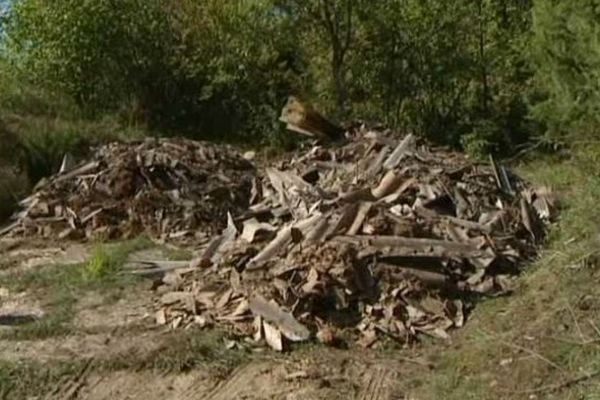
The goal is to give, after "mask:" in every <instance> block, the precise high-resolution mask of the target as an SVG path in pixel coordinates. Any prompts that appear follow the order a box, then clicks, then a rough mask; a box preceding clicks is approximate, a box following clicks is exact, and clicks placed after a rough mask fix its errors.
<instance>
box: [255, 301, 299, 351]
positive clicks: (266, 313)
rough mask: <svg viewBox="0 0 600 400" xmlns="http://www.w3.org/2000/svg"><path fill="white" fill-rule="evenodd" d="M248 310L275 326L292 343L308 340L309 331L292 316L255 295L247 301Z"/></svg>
mask: <svg viewBox="0 0 600 400" xmlns="http://www.w3.org/2000/svg"><path fill="white" fill-rule="evenodd" d="M249 304H250V310H251V311H252V313H253V314H254V315H258V316H261V317H262V318H263V319H265V320H266V321H269V322H271V323H273V324H275V325H276V326H277V328H278V329H279V330H280V331H281V333H282V334H283V335H284V336H285V337H286V338H288V339H289V340H291V341H293V342H301V341H305V340H308V339H309V338H310V331H309V330H308V329H307V328H306V327H305V326H304V325H302V324H301V323H299V322H298V321H297V320H296V318H294V317H293V316H292V314H289V313H286V312H284V311H283V310H281V308H280V307H279V306H278V305H277V304H273V303H271V302H268V301H267V300H265V299H264V298H263V297H262V296H258V295H255V296H253V297H252V298H250V301H249Z"/></svg>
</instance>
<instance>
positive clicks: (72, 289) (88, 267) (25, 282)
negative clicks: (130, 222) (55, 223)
mask: <svg viewBox="0 0 600 400" xmlns="http://www.w3.org/2000/svg"><path fill="white" fill-rule="evenodd" d="M150 245H151V243H150V241H149V240H147V239H144V238H141V239H136V240H131V241H126V242H121V243H116V244H103V245H97V246H96V249H95V250H94V252H93V254H92V256H91V257H90V260H89V261H88V262H86V263H84V264H74V265H56V266H50V267H45V268H38V269H35V270H31V271H28V272H26V273H24V274H15V275H13V276H9V279H7V282H8V285H7V286H8V287H9V289H10V290H11V292H23V291H28V292H30V293H31V294H32V295H33V296H35V297H37V298H39V299H41V300H42V302H43V304H44V308H45V309H46V311H47V314H46V316H44V317H43V318H42V319H40V320H39V321H35V322H32V323H30V324H26V325H22V326H19V327H15V328H14V329H11V330H9V331H6V332H4V333H2V334H0V338H3V339H10V340H35V339H45V338H48V337H53V336H60V335H65V334H68V333H69V332H71V321H72V319H73V316H74V308H75V307H74V306H75V304H76V303H77V301H78V300H79V299H80V298H82V297H84V296H85V295H86V293H88V292H90V291H100V292H102V294H103V295H105V296H106V298H107V303H110V302H116V301H118V300H119V298H120V297H121V294H122V292H123V291H124V290H126V289H127V288H129V287H131V285H133V284H135V283H136V282H138V281H139V280H138V278H137V277H135V276H131V275H126V274H121V273H119V270H120V269H121V267H122V266H123V264H124V263H125V262H126V261H127V257H128V256H129V254H131V253H132V252H135V251H138V250H142V249H145V248H147V247H148V246H150Z"/></svg>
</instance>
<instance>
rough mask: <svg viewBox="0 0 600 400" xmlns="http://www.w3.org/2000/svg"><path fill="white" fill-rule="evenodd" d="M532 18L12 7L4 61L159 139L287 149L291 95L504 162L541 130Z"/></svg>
mask: <svg viewBox="0 0 600 400" xmlns="http://www.w3.org/2000/svg"><path fill="white" fill-rule="evenodd" d="M540 2H541V0H540ZM563 7H567V6H563ZM569 7H570V6H569ZM531 8H532V1H531V0H526V1H523V0H508V1H500V0H477V1H467V0H459V1H454V2H447V1H439V0H405V1H397V0H381V1H377V2H372V1H364V0H310V1H299V0H248V1H241V0H236V1H229V2H223V1H220V0H206V1H202V2H198V1H193V0H181V1H177V2H166V3H165V2H162V1H160V0H123V1H119V2H114V1H111V0H88V1H84V2H82V1H76V0H55V1H54V2H52V3H49V2H47V1H42V0H20V1H18V2H17V3H15V6H14V7H13V10H12V11H11V12H10V13H9V16H8V18H7V19H6V22H5V26H6V38H5V40H4V43H5V50H4V53H5V57H6V58H7V59H8V60H9V61H10V63H11V65H12V66H13V69H12V71H13V72H14V71H18V73H17V74H16V75H17V76H18V78H19V79H21V80H22V81H25V82H32V83H33V84H34V85H35V86H34V87H36V88H38V87H39V88H43V90H44V91H45V92H48V93H49V95H52V94H53V93H66V94H67V95H68V98H70V99H72V100H73V103H74V104H75V105H76V106H77V107H76V110H77V111H78V112H79V113H80V116H83V117H87V116H93V117H97V116H98V115H104V114H106V113H111V114H114V113H116V114H117V115H118V116H119V118H120V121H121V123H123V124H125V125H126V126H132V125H133V126H140V125H141V126H146V127H149V128H150V129H151V130H156V131H158V132H159V133H160V134H182V133H183V134H186V135H188V136H191V137H194V138H201V139H213V140H227V141H238V142H243V143H251V142H252V143H257V142H262V143H265V144H268V145H271V146H279V147H283V146H288V145H291V144H292V143H291V142H289V141H288V140H287V137H288V136H286V135H282V133H281V132H282V127H281V124H280V123H279V122H278V114H279V110H280V108H281V106H282V104H283V103H284V101H285V99H286V97H287V96H288V95H289V94H301V95H303V97H306V98H308V99H309V100H310V101H312V102H314V103H315V104H316V106H317V107H318V108H320V109H322V110H324V111H325V112H326V113H327V114H329V115H332V114H333V115H336V116H337V117H338V119H340V120H344V121H348V120H351V119H355V118H361V119H366V120H368V121H377V122H383V123H385V124H387V125H389V126H391V127H394V128H398V129H402V130H406V131H413V132H415V133H417V134H421V135H424V136H426V137H428V138H430V139H432V140H434V141H435V142H438V143H443V144H450V145H453V146H460V145H463V146H465V147H466V148H467V150H468V151H470V152H473V154H474V155H477V154H482V153H485V152H490V151H493V152H498V153H508V152H510V151H511V150H513V149H514V148H515V147H516V146H517V145H519V144H521V143H523V142H525V141H527V140H528V139H529V138H530V137H531V135H532V134H534V133H535V132H536V130H537V125H535V124H532V123H531V122H530V120H529V118H528V114H529V109H528V104H527V101H526V99H527V97H528V95H529V94H530V93H531V85H530V78H531V75H532V70H531V68H530V67H531V64H530V63H528V60H527V56H528V53H527V52H526V51H525V49H526V43H527V42H528V38H529V34H530V28H531ZM538 8H539V7H538ZM538 13H539V11H538ZM557 14H558V13H557ZM539 21H542V19H540V18H539V17H538V22H537V25H540V22H539ZM581 46H582V49H585V48H586V46H588V45H587V44H586V45H581ZM589 46H592V44H590V45H589ZM537 48H538V50H540V49H541V47H540V46H537ZM540 51H541V50H540ZM542 52H543V51H542ZM1 97H2V95H0V102H1V100H2V99H1ZM569 102H570V100H569V101H568V102H567V103H569ZM591 103H592V102H591V101H590V104H591ZM0 107H1V105H0ZM541 109H542V106H540V110H541ZM51 111H52V110H47V111H45V112H51ZM334 111H335V112H336V113H334ZM80 116H78V118H79V117H80ZM66 141H69V143H72V142H71V141H70V139H66ZM52 163H55V161H53V162H52ZM39 169H44V168H39ZM45 169H48V168H45Z"/></svg>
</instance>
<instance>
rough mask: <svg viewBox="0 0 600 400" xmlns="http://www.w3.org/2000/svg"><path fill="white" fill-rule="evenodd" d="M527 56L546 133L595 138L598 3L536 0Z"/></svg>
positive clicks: (599, 119)
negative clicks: (538, 95)
mask: <svg viewBox="0 0 600 400" xmlns="http://www.w3.org/2000/svg"><path fill="white" fill-rule="evenodd" d="M531 59H532V62H533V64H534V65H535V71H536V83H537V86H538V89H539V90H540V91H541V93H542V96H543V99H542V101H540V102H538V103H537V104H536V105H535V107H534V109H533V112H534V116H535V117H536V118H537V119H538V120H539V121H541V122H543V123H544V124H546V125H547V127H548V134H549V137H550V138H552V139H553V140H556V141H559V142H570V141H571V140H572V139H573V138H574V136H575V137H581V136H582V135H583V137H584V138H585V139H587V138H589V139H592V138H594V137H595V136H596V135H597V133H596V132H595V130H596V129H597V128H598V127H599V126H600V112H599V111H600V1H597V0H592V1H587V2H583V3H576V2H567V1H557V0H536V1H535V7H534V13H533V39H532V45H531Z"/></svg>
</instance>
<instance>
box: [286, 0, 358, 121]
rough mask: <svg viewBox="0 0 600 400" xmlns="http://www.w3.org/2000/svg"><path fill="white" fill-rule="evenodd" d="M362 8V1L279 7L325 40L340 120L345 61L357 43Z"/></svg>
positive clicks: (294, 0) (290, 2)
mask: <svg viewBox="0 0 600 400" xmlns="http://www.w3.org/2000/svg"><path fill="white" fill-rule="evenodd" d="M359 5H360V0H287V1H283V2H280V3H279V6H280V7H283V8H284V9H285V10H287V12H289V13H291V14H292V16H294V17H296V18H298V20H299V23H300V24H302V25H303V26H304V27H306V28H308V29H311V28H312V29H316V31H317V33H318V35H322V36H324V37H325V38H326V41H327V44H328V47H329V49H328V50H329V52H330V74H331V81H332V83H333V90H334V92H335V102H336V111H337V114H338V116H339V117H342V116H344V115H345V114H346V111H347V110H346V108H347V102H348V88H347V82H346V80H347V65H346V59H347V56H348V53H349V52H350V51H351V48H352V44H353V40H354V35H355V27H354V20H355V18H356V12H357V8H358V7H359ZM315 39H316V38H315ZM316 40H319V39H316Z"/></svg>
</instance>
